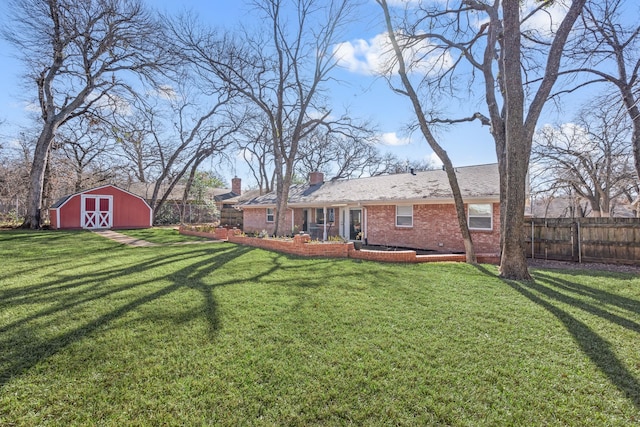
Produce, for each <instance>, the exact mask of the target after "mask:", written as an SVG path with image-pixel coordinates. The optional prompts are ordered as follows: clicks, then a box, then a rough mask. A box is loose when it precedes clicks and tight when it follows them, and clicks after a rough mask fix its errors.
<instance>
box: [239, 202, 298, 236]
mask: <svg viewBox="0 0 640 427" xmlns="http://www.w3.org/2000/svg"><path fill="white" fill-rule="evenodd" d="M275 214H276V212H275V209H274V215H275ZM291 214H292V212H291V209H287V214H286V220H285V224H286V230H287V233H291ZM243 219H244V221H243V227H242V228H243V231H244V232H245V233H259V232H261V231H262V230H267V232H268V233H269V234H273V233H274V232H275V230H276V223H275V221H274V222H267V209H266V208H244V209H243ZM274 220H275V218H274Z"/></svg>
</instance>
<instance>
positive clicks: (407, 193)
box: [240, 163, 500, 207]
mask: <svg viewBox="0 0 640 427" xmlns="http://www.w3.org/2000/svg"><path fill="white" fill-rule="evenodd" d="M456 175H457V177H458V184H459V186H460V191H461V192H462V197H463V199H465V200H469V199H495V200H498V199H499V195H500V179H499V175H498V165H497V163H493V164H488V165H478V166H464V167H458V168H456ZM451 200H453V195H452V192H451V187H450V186H449V180H448V179H447V174H446V172H445V171H443V170H430V171H424V172H416V174H415V175H413V174H411V173H403V174H395V175H382V176H374V177H368V178H359V179H350V180H337V181H329V182H325V183H322V184H317V185H309V184H303V185H294V186H292V187H291V189H290V193H289V205H291V206H296V205H300V206H322V205H327V204H342V203H349V204H350V203H369V204H379V203H385V202H413V203H427V202H437V201H442V202H444V201H446V202H449V201H451ZM275 203H276V194H275V192H271V193H268V194H265V195H262V196H259V197H255V198H253V199H251V200H248V201H246V202H244V203H241V204H240V206H241V207H242V206H255V205H267V206H268V205H275Z"/></svg>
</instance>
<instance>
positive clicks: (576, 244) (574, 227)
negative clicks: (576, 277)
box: [571, 221, 580, 262]
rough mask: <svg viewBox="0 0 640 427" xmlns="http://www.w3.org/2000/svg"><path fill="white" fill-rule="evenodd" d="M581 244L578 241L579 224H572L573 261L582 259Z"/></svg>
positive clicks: (574, 222)
mask: <svg viewBox="0 0 640 427" xmlns="http://www.w3.org/2000/svg"><path fill="white" fill-rule="evenodd" d="M579 254H580V242H579V241H578V223H577V222H576V221H573V222H572V223H571V261H573V262H576V261H578V259H579V258H580V255H579Z"/></svg>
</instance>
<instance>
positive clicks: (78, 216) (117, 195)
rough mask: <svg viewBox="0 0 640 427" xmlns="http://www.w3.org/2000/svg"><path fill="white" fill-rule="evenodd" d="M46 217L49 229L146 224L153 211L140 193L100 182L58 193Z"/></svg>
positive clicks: (139, 225) (101, 227) (121, 226)
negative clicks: (71, 191) (58, 198)
mask: <svg viewBox="0 0 640 427" xmlns="http://www.w3.org/2000/svg"><path fill="white" fill-rule="evenodd" d="M49 217H50V221H51V228H53V229H88V230H92V229H105V228H113V229H118V228H120V229H126V228H148V227H151V223H152V220H153V212H152V210H151V208H150V207H149V205H148V204H147V202H146V201H145V200H144V199H143V198H142V197H139V196H137V195H135V194H132V193H130V192H128V191H125V190H123V189H121V188H118V187H116V186H115V185H104V186H101V187H97V188H92V189H89V190H85V191H81V192H79V193H75V194H70V195H68V196H64V197H62V198H61V199H60V200H58V201H57V202H56V203H55V204H54V205H53V206H51V208H49Z"/></svg>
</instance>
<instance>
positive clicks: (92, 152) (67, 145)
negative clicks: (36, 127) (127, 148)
mask: <svg viewBox="0 0 640 427" xmlns="http://www.w3.org/2000/svg"><path fill="white" fill-rule="evenodd" d="M69 124H70V126H67V127H65V128H63V129H60V131H59V133H58V135H57V137H56V140H57V141H58V143H57V145H59V149H58V150H55V151H53V152H52V159H51V162H52V163H54V164H56V166H57V165H59V164H64V165H67V166H68V168H69V169H71V171H72V175H73V177H74V183H73V189H72V190H73V192H79V191H81V190H83V189H84V188H86V187H87V186H94V185H99V184H101V183H105V182H107V181H113V180H114V178H115V177H116V173H115V172H116V170H115V169H116V168H115V167H114V166H115V164H114V159H113V157H112V156H111V155H112V154H113V153H114V152H115V147H114V143H113V140H112V139H110V138H109V135H108V132H106V131H105V129H104V126H103V123H102V122H100V121H99V120H95V119H93V118H91V117H89V116H81V117H78V118H76V119H74V120H73V121H71V122H70V123H69ZM56 153H59V155H58V156H56V155H55V154H56Z"/></svg>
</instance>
